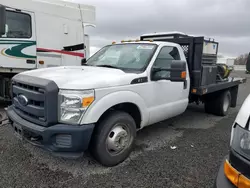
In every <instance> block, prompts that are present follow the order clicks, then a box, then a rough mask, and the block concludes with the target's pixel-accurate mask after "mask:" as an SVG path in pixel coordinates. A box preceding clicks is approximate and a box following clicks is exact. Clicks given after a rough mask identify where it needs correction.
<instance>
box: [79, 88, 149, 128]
mask: <svg viewBox="0 0 250 188" xmlns="http://www.w3.org/2000/svg"><path fill="white" fill-rule="evenodd" d="M121 103H133V104H135V105H136V106H137V107H138V108H139V110H140V113H141V120H142V121H141V128H142V127H144V126H146V125H147V123H148V121H149V112H148V110H147V107H146V104H145V102H144V100H143V98H141V97H140V96H139V95H138V94H137V93H134V92H132V91H117V92H114V93H110V94H108V95H105V96H104V97H102V98H100V99H99V100H97V101H96V102H94V103H93V104H92V105H91V106H90V108H89V109H88V110H87V112H86V113H85V114H84V116H83V118H82V121H81V124H90V123H96V122H97V121H98V120H99V118H100V117H101V115H102V114H103V113H104V112H106V111H107V110H108V109H109V108H111V107H112V106H115V105H117V104H121Z"/></svg>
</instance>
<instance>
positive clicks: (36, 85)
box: [12, 75, 58, 126]
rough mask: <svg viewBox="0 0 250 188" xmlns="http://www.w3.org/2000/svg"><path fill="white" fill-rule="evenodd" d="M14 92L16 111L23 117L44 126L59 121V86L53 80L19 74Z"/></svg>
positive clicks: (14, 80)
mask: <svg viewBox="0 0 250 188" xmlns="http://www.w3.org/2000/svg"><path fill="white" fill-rule="evenodd" d="M12 93H13V105H14V107H15V108H14V109H15V112H16V113H17V114H18V115H19V116H21V117H22V118H24V119H26V120H28V121H30V122H33V123H35V124H38V125H42V126H49V125H51V124H53V123H56V122H57V95H58V87H57V85H56V84H55V83H54V82H53V81H50V80H45V79H41V78H35V77H30V76H26V75H17V76H15V77H14V78H13V84H12ZM20 96H21V97H22V98H24V99H25V101H22V100H20Z"/></svg>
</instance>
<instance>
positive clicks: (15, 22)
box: [2, 11, 32, 38]
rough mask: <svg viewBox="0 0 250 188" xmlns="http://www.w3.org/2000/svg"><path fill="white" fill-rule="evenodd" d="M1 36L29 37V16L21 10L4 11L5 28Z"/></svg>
mask: <svg viewBox="0 0 250 188" xmlns="http://www.w3.org/2000/svg"><path fill="white" fill-rule="evenodd" d="M5 30H6V31H5V34H4V35H2V38H31V36H32V30H31V16H30V15H29V14H25V13H22V12H14V11H7V12H6V29H5Z"/></svg>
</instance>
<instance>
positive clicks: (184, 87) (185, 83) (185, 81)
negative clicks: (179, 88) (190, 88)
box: [183, 80, 187, 89]
mask: <svg viewBox="0 0 250 188" xmlns="http://www.w3.org/2000/svg"><path fill="white" fill-rule="evenodd" d="M183 89H187V80H184V82H183Z"/></svg>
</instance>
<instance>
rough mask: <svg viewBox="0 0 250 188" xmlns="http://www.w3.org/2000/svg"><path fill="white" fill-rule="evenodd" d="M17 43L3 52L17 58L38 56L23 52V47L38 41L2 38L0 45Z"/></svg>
mask: <svg viewBox="0 0 250 188" xmlns="http://www.w3.org/2000/svg"><path fill="white" fill-rule="evenodd" d="M6 44H10V45H16V46H12V47H11V48H7V49H6V50H5V51H4V52H3V53H4V54H5V55H6V56H12V57H16V58H27V59H34V58H36V56H32V55H27V54H24V53H23V52H22V50H23V49H25V48H27V47H30V46H34V45H36V41H25V40H0V45H6Z"/></svg>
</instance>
